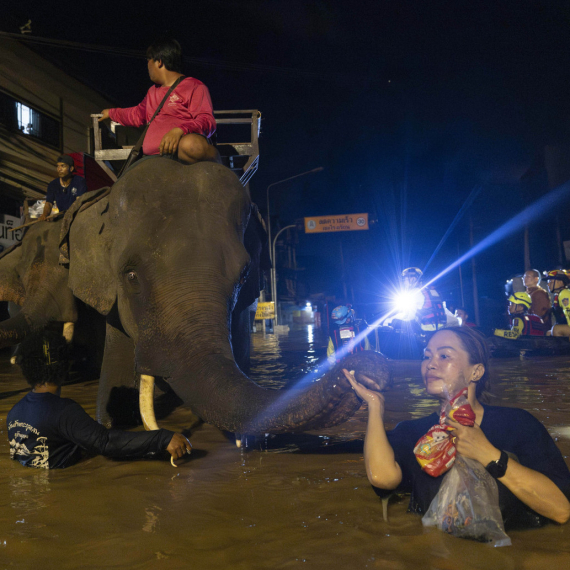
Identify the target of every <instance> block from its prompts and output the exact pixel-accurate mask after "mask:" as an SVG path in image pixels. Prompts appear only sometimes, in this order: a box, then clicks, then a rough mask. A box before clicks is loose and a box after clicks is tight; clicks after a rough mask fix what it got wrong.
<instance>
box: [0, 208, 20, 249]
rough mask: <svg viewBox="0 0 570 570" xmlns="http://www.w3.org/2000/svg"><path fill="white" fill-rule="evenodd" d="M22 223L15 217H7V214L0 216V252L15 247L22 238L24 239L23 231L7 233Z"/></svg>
mask: <svg viewBox="0 0 570 570" xmlns="http://www.w3.org/2000/svg"><path fill="white" fill-rule="evenodd" d="M23 223H24V221H23V220H22V219H20V218H16V217H15V216H8V214H0V252H2V251H4V250H5V249H8V248H9V247H12V246H13V245H16V244H17V243H18V242H19V241H20V240H21V239H22V237H24V230H23V229H21V230H16V231H9V230H11V229H12V228H17V227H18V226H20V225H21V224H23Z"/></svg>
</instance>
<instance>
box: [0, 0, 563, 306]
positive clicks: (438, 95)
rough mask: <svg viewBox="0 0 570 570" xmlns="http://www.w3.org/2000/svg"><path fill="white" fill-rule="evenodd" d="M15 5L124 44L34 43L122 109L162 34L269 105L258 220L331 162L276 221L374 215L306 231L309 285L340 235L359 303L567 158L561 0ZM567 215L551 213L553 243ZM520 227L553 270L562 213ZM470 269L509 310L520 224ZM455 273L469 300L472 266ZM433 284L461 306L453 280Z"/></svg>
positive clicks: (251, 103)
mask: <svg viewBox="0 0 570 570" xmlns="http://www.w3.org/2000/svg"><path fill="white" fill-rule="evenodd" d="M14 4H15V3H11V5H10V8H9V9H8V13H6V12H4V14H3V21H2V23H0V30H1V31H4V32H17V31H18V28H19V26H21V25H22V24H24V23H25V22H26V21H27V20H28V19H29V18H31V20H32V32H33V34H34V35H36V36H42V37H47V38H53V39H57V40H68V41H74V42H83V43H86V44H98V45H102V46H111V47H114V48H117V53H111V54H104V53H93V52H89V51H81V50H76V49H63V48H49V49H48V48H43V47H42V53H45V54H46V55H48V56H49V57H50V58H52V59H54V60H56V61H58V62H59V65H61V66H62V67H63V69H64V70H67V71H69V72H70V73H71V74H73V75H76V76H77V77H79V78H80V79H82V80H84V81H85V82H86V83H88V84H89V85H90V86H92V87H95V88H96V89H98V90H99V91H100V92H102V93H103V94H105V95H106V96H107V97H109V98H110V99H112V100H113V101H116V104H117V106H131V105H135V104H137V103H138V102H139V101H140V100H141V99H142V98H143V96H144V94H145V92H146V90H147V89H148V87H149V86H150V84H149V80H148V75H147V71H146V65H145V61H144V50H145V48H146V47H147V45H148V44H149V43H150V42H151V41H152V40H153V39H154V38H155V37H156V36H157V35H159V34H161V33H165V32H167V33H171V34H172V35H173V36H174V37H176V38H177V39H178V40H179V41H180V42H181V44H182V46H183V49H184V54H185V56H186V70H185V71H186V73H187V74H188V75H192V76H194V77H197V78H198V79H200V80H202V81H204V83H206V85H207V86H208V87H209V89H210V93H211V95H212V100H213V102H214V107H215V108H216V109H239V108H249V109H251V108H257V109H260V110H261V111H262V113H263V123H262V138H261V139H260V146H261V158H260V169H259V171H258V173H257V174H256V175H255V176H254V178H253V180H252V182H251V191H252V196H253V199H254V201H256V202H257V203H258V205H259V207H260V209H261V211H262V213H265V210H266V206H265V190H266V188H267V186H268V185H269V184H271V183H273V182H276V181H278V180H281V179H283V178H287V177H289V176H293V175H295V174H298V173H300V172H303V171H307V170H311V169H313V168H315V167H318V166H323V167H324V168H325V170H324V172H322V173H319V174H315V175H310V176H307V177H303V178H300V179H299V180H298V181H296V182H294V183H287V184H283V185H280V186H277V187H275V188H274V189H273V190H272V213H273V214H274V215H278V217H279V221H280V223H281V225H286V224H289V223H294V221H295V220H296V219H299V218H302V217H304V216H310V215H328V214H345V213H357V212H369V213H370V215H371V217H372V218H374V219H377V220H378V223H377V224H375V225H374V226H373V228H372V229H371V230H370V231H369V232H359V233H351V234H350V235H349V234H342V235H340V234H335V235H327V236H305V235H302V234H301V235H300V236H299V246H298V256H299V263H300V265H302V266H303V267H306V271H305V272H304V273H305V275H306V277H307V281H308V283H309V291H308V293H316V292H321V291H324V290H326V291H327V293H329V294H335V293H336V294H337V295H339V296H340V295H342V287H341V286H340V261H339V243H340V242H341V243H342V247H343V252H344V257H345V263H346V269H347V273H348V277H347V280H348V284H349V285H352V288H353V290H354V295H355V301H356V303H357V305H358V303H361V304H362V306H363V307H368V305H365V304H366V303H374V302H376V301H377V300H378V298H379V297H381V296H382V295H383V294H384V293H385V288H386V285H387V283H389V282H391V281H394V280H395V278H396V276H397V274H398V273H399V271H401V269H403V268H404V267H406V266H408V265H417V266H419V267H422V268H423V267H425V266H426V264H427V263H428V260H429V259H430V258H431V257H432V254H433V252H434V250H435V248H436V246H437V244H438V243H439V242H440V240H441V238H442V237H443V235H444V234H445V232H446V230H447V229H448V227H449V226H450V224H451V223H452V221H453V219H454V218H455V216H456V214H457V212H458V211H459V210H460V208H461V206H462V204H463V203H464V202H465V200H466V199H467V197H468V196H469V195H470V193H471V192H472V191H475V193H476V194H477V197H476V198H475V200H474V202H473V205H472V206H471V208H469V209H468V210H467V212H466V213H465V215H464V217H463V218H462V219H461V220H460V221H459V223H458V224H457V227H456V229H455V230H454V231H453V232H452V233H451V234H450V236H449V237H448V239H447V241H446V242H445V243H444V244H443V245H442V247H441V249H440V250H439V252H438V253H437V255H436V256H435V257H434V258H433V260H432V261H431V263H430V264H429V266H428V267H427V276H428V277H432V276H434V275H436V274H437V273H438V272H439V271H441V270H442V269H443V268H445V267H446V266H447V265H448V264H449V263H451V262H452V261H453V260H454V259H455V258H457V256H458V253H464V252H465V251H467V250H468V249H469V232H468V230H469V218H471V219H472V220H473V232H474V239H475V242H478V241H480V240H481V239H483V238H484V237H485V236H486V235H488V234H489V233H491V232H492V231H493V230H494V229H496V228H497V227H499V226H500V225H501V224H503V223H504V222H506V221H507V220H509V219H510V218H511V217H512V216H513V215H514V214H515V213H517V212H519V211H520V210H522V209H523V208H524V207H525V206H526V205H528V204H530V203H531V202H532V201H534V200H535V199H537V198H539V197H540V196H542V195H543V194H544V193H546V192H547V191H548V190H549V187H548V183H547V178H546V173H545V170H544V148H545V146H548V145H550V146H555V147H556V148H559V149H567V150H566V151H563V153H562V154H563V155H564V152H567V161H568V162H569V163H570V112H569V111H570V2H568V1H559V2H540V1H533V2H525V1H524V0H518V1H516V2H498V1H495V2H472V1H471V2H463V1H459V0H454V1H451V2H426V1H407V0H398V1H392V2H378V1H377V2H351V3H348V2H332V1H331V2H321V1H312V2H301V1H292V0H287V1H285V0H273V1H269V0H266V1H241V2H233V1H218V0H210V1H208V2H194V1H186V2H183V3H182V2H181V3H178V4H175V3H169V4H168V5H166V4H164V3H157V4H156V5H154V6H153V7H152V8H151V7H142V4H140V3H139V5H138V6H137V5H136V4H135V3H130V2H129V3H124V4H123V3H121V2H106V1H103V2H99V3H97V4H91V3H89V4H87V3H77V2H73V3H72V2H58V3H55V2H44V3H42V4H41V5H37V4H38V3H26V2H22V3H19V4H18V5H14ZM32 6H33V7H32ZM120 50H138V51H140V54H141V57H140V58H136V57H130V56H125V55H122V54H121V53H120ZM93 111H94V112H96V111H98V109H94V110H93ZM564 156H566V155H564ZM525 173H526V176H525V178H524V180H523V182H521V177H522V176H523V175H525ZM567 211H568V204H567V203H565V204H564V205H562V206H560V207H559V208H558V214H559V217H560V223H561V231H562V238H563V239H570V224H569V223H568V222H567V221H566V217H567V216H566V215H565V213H566V212H567ZM530 234H531V262H532V264H533V265H534V266H535V267H537V268H538V269H540V270H544V269H551V268H552V267H554V265H557V264H558V259H559V254H558V250H557V247H556V242H555V233H554V213H553V212H550V213H547V214H546V216H545V217H544V218H543V219H542V221H534V222H532V223H531V227H530ZM477 268H478V279H479V290H480V291H479V292H480V295H481V296H483V297H489V299H490V300H489V301H488V303H487V305H492V303H493V302H497V303H498V304H499V306H501V303H502V302H503V299H504V297H503V292H502V285H503V283H504V281H505V279H506V278H508V277H510V276H512V275H513V274H515V273H517V272H518V273H520V272H522V271H523V270H524V257H523V238H522V228H521V229H520V231H518V232H515V233H514V234H512V235H511V236H510V237H508V238H506V239H503V240H501V241H500V242H499V243H498V244H497V245H495V246H494V247H492V248H489V249H488V250H486V251H485V252H484V253H482V254H480V255H478V257H477ZM463 277H464V280H465V295H466V303H467V304H468V305H471V304H472V303H470V302H469V299H470V297H469V296H470V295H471V266H470V264H468V265H465V266H464V274H463ZM438 288H439V289H440V290H441V291H442V292H443V293H444V294H445V295H446V296H447V297H448V300H449V301H452V302H453V303H455V304H456V303H458V302H459V301H460V297H459V279H458V272H457V271H454V272H452V273H450V274H449V275H448V276H446V277H445V278H443V279H442V280H441V282H440V283H439V284H438ZM483 305H485V301H484V302H483ZM370 306H371V305H370ZM363 310H367V311H368V310H369V309H363Z"/></svg>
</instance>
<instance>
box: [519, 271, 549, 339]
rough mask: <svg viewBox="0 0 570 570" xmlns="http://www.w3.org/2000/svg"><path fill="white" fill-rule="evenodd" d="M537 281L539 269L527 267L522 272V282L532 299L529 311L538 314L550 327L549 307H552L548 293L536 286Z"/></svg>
mask: <svg viewBox="0 0 570 570" xmlns="http://www.w3.org/2000/svg"><path fill="white" fill-rule="evenodd" d="M539 281H540V271H537V270H536V269H529V270H528V271H525V272H524V275H523V283H524V286H525V287H526V292H527V293H528V294H529V295H530V299H531V301H532V304H531V306H530V311H529V313H532V314H533V315H538V316H539V317H540V318H541V319H542V320H543V321H544V324H545V325H546V326H547V327H548V328H550V327H551V322H550V309H551V308H552V304H551V303H550V295H549V294H548V293H547V292H546V291H545V290H544V289H543V288H542V287H539V286H538V282H539Z"/></svg>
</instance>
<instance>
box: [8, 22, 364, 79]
mask: <svg viewBox="0 0 570 570" xmlns="http://www.w3.org/2000/svg"><path fill="white" fill-rule="evenodd" d="M0 37H5V38H10V39H13V40H17V41H19V42H22V43H31V44H39V45H47V46H51V47H55V48H65V49H73V50H78V51H84V52H90V53H103V54H107V55H116V56H120V57H130V58H134V59H146V54H145V52H143V51H139V50H133V49H127V48H119V47H113V46H102V45H98V44H87V43H80V42H72V41H67V40H59V39H52V38H42V37H39V36H32V35H31V34H13V33H10V32H1V31H0ZM183 59H184V62H186V63H189V64H192V65H196V66H201V67H211V68H219V69H226V70H228V71H242V72H244V71H245V72H249V73H279V74H284V75H289V76H297V77H304V78H309V79H318V80H322V81H334V82H335V83H350V84H355V83H358V84H362V83H368V82H369V80H368V79H367V78H365V77H362V76H352V75H346V74H341V73H322V72H315V71H306V70H303V69H296V68H294V67H280V66H275V65H265V64H258V63H238V62H230V61H224V60H218V59H209V58H201V57H183Z"/></svg>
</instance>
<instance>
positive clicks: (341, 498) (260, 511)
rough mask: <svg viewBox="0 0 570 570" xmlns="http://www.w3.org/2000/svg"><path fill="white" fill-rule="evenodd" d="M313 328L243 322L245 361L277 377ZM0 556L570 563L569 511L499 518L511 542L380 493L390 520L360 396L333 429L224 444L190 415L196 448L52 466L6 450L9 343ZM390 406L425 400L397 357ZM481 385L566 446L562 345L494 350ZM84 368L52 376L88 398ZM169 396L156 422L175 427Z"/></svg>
mask: <svg viewBox="0 0 570 570" xmlns="http://www.w3.org/2000/svg"><path fill="white" fill-rule="evenodd" d="M324 346H325V339H324V338H323V337H322V336H320V333H319V331H313V330H312V328H311V327H303V328H300V329H299V330H297V331H291V333H289V335H283V336H277V335H266V336H264V334H263V333H261V332H259V333H256V334H254V335H253V350H254V362H253V370H252V377H253V378H255V379H256V380H258V381H260V382H263V383H264V384H266V385H273V386H279V385H283V384H285V383H287V382H288V381H291V380H292V379H295V378H299V377H300V376H301V375H302V374H303V373H304V372H305V371H308V370H311V369H313V368H314V367H315V365H316V363H317V362H318V361H319V359H322V358H323V357H324V352H325V349H324ZM0 358H1V361H0V382H1V384H0V489H1V494H0V570H2V569H5V568H10V569H11V568H42V569H51V568H54V569H56V568H57V569H58V570H65V569H68V568H73V569H76V568H81V569H100V568H117V569H122V568H134V569H147V568H149V569H150V568H152V569H154V568H165V569H169V570H170V569H178V568H181V569H182V568H184V569H187V568H192V569H194V568H196V569H204V570H210V569H211V570H217V569H220V570H221V569H224V570H227V569H237V570H242V569H243V570H246V569H247V570H250V569H256V568H278V569H281V568H283V569H289V568H310V569H326V570H330V569H332V568H343V569H345V568H347V569H361V568H383V569H424V568H434V569H442V570H443V569H446V570H447V569H449V570H468V569H488V568H499V569H519V568H522V569H525V568H528V569H542V568H544V569H548V570H557V569H565V570H567V569H568V568H569V567H570V523H569V524H568V525H566V526H558V525H549V526H547V527H545V528H542V529H539V530H532V531H518V532H511V533H510V537H511V539H512V543H513V545H512V546H511V547H506V548H496V549H494V548H491V547H489V546H488V545H485V544H480V543H475V542H470V541H466V540H461V539H457V538H452V537H450V536H447V535H445V534H443V533H441V532H439V531H437V530H434V529H429V530H428V529H424V528H423V527H422V524H421V520H420V517H418V516H416V515H413V514H410V513H407V512H406V507H407V499H403V500H400V501H398V500H395V501H394V500H393V501H392V502H391V503H390V507H389V521H388V522H385V521H384V520H383V518H382V506H381V503H380V500H379V499H378V498H377V497H376V495H375V494H374V493H373V491H372V489H371V487H370V485H369V484H368V481H367V479H366V475H365V472H364V464H363V460H362V437H363V434H364V429H365V419H366V416H365V413H364V411H365V410H364V408H361V410H360V411H359V412H358V413H357V414H356V416H354V417H353V418H352V419H351V420H350V421H348V422H346V423H345V424H344V425H342V426H338V427H336V428H334V429H331V430H327V431H322V432H319V433H311V434H303V435H299V436H284V437H272V438H268V439H267V440H265V439H263V440H262V441H258V442H251V441H250V442H248V443H249V444H250V447H249V448H248V449H247V450H244V449H238V448H236V446H235V444H234V443H233V442H232V441H230V440H228V439H226V438H225V437H224V435H223V434H221V433H220V432H219V431H218V430H216V429H214V428H213V427H211V426H208V425H202V426H200V427H198V428H197V429H194V430H193V432H192V435H191V440H192V443H193V445H194V453H193V455H192V457H191V459H189V460H188V461H186V462H185V463H180V465H179V466H178V467H177V468H173V467H172V466H171V465H170V463H169V462H168V461H158V460H154V461H142V460H141V461H131V462H125V461H112V460H109V459H106V458H104V457H94V458H89V459H86V460H84V461H82V462H81V463H79V464H78V465H76V466H74V467H71V468H69V469H65V470H54V471H51V472H50V471H43V470H35V469H29V468H24V467H21V466H20V465H19V464H18V463H17V462H15V461H11V460H10V459H9V453H8V441H7V436H6V414H7V412H8V410H9V409H10V408H11V406H12V405H13V404H14V403H15V402H17V401H18V399H19V398H21V397H22V396H23V394H24V393H25V383H24V381H23V379H22V378H21V376H20V374H19V372H18V371H17V370H16V368H15V367H11V366H10V364H9V363H8V354H7V353H5V352H4V353H2V355H0ZM394 373H395V386H394V388H393V390H392V391H391V392H389V393H388V394H387V396H386V409H387V413H386V416H387V422H388V423H389V424H390V425H391V426H392V425H395V423H397V422H398V421H400V420H403V419H409V418H414V417H419V416H422V415H424V414H427V413H429V412H431V411H432V410H433V409H434V407H436V406H434V402H433V401H432V400H429V399H426V398H425V397H424V395H423V390H422V388H421V385H420V381H419V362H412V361H400V362H396V363H394ZM493 376H494V383H493V389H492V392H493V401H492V402H491V403H496V404H498V405H499V404H500V405H507V406H517V407H522V408H525V409H527V410H529V411H530V412H532V413H533V414H534V415H535V416H537V417H538V418H539V419H540V420H541V421H542V422H543V423H544V424H545V425H546V427H547V428H548V430H549V432H550V433H551V434H552V436H553V437H554V438H555V439H556V441H557V443H558V445H559V447H560V449H561V450H562V453H563V454H564V457H565V458H566V461H567V462H568V461H569V459H568V456H569V454H570V439H569V437H570V435H569V432H570V429H569V425H570V388H569V383H570V360H568V358H561V357H558V358H537V359H529V360H524V361H521V360H519V359H510V360H497V361H495V362H494V363H493ZM96 389H97V385H96V382H81V381H80V382H78V383H75V384H72V385H69V386H65V387H64V389H63V395H64V396H67V397H71V398H74V399H75V400H77V401H78V402H79V403H80V404H81V405H83V406H84V407H85V408H86V409H87V411H88V412H89V413H90V414H92V415H93V414H94V402H95V394H96ZM192 422H193V417H192V415H191V414H190V413H189V412H188V411H187V410H184V409H178V410H177V411H176V412H174V413H173V414H172V415H171V416H170V417H169V418H167V420H165V421H163V422H162V425H163V427H167V428H170V429H174V430H177V431H180V430H183V429H185V428H187V427H188V426H190V425H192Z"/></svg>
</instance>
